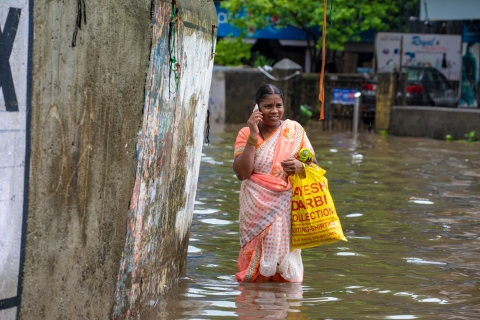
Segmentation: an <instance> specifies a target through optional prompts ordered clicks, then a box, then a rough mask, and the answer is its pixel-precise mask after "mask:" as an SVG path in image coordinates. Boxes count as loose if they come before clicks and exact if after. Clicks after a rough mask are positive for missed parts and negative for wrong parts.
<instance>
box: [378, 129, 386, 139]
mask: <svg viewBox="0 0 480 320" xmlns="http://www.w3.org/2000/svg"><path fill="white" fill-rule="evenodd" d="M378 134H379V135H381V136H382V137H388V131H387V130H380V131H379V132H378Z"/></svg>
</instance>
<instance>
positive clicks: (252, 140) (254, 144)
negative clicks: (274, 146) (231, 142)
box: [247, 135, 258, 147]
mask: <svg viewBox="0 0 480 320" xmlns="http://www.w3.org/2000/svg"><path fill="white" fill-rule="evenodd" d="M247 143H248V144H250V145H252V146H254V147H256V146H257V143H258V139H256V138H254V137H252V136H250V135H249V136H248V139H247Z"/></svg>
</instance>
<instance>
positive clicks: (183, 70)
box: [113, 1, 216, 318]
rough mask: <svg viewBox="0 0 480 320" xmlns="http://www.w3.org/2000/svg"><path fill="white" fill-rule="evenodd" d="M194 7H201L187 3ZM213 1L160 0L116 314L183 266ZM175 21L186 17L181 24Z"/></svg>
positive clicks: (127, 311) (135, 306) (129, 312)
mask: <svg viewBox="0 0 480 320" xmlns="http://www.w3.org/2000/svg"><path fill="white" fill-rule="evenodd" d="M189 4H190V5H193V6H197V7H195V8H186V6H188V5H189ZM210 5H211V6H210V9H209V11H208V10H207V9H205V6H200V5H198V4H197V3H196V2H187V1H182V2H179V6H180V8H177V7H176V5H175V2H173V4H169V3H167V2H165V1H155V11H154V16H153V28H152V38H153V40H152V50H151V56H150V64H149V68H148V74H147V79H146V88H145V105H144V112H143V119H142V129H141V131H140V132H139V134H138V141H137V159H138V160H137V171H136V179H135V186H134V189H133V194H132V198H131V201H130V208H129V213H128V218H127V232H126V240H125V247H124V250H123V254H122V259H121V261H120V269H119V273H118V280H117V288H116V292H115V302H114V309H113V318H130V317H132V316H134V315H135V314H137V313H138V312H139V310H141V308H142V306H143V305H152V303H154V301H155V300H156V299H158V297H159V296H160V295H161V294H162V293H163V292H164V290H165V289H166V288H167V287H168V286H169V285H170V284H171V283H172V282H173V281H175V279H176V278H177V277H178V276H179V275H180V273H181V271H182V269H183V268H184V264H185V260H186V259H185V258H186V253H187V247H188V233H189V230H190V225H191V221H192V214H193V204H194V199H195V192H196V186H197V179H198V171H199V166H200V156H201V150H202V145H203V143H202V142H203V132H204V124H205V120H206V114H207V106H208V92H209V88H210V83H211V75H212V68H213V56H212V41H213V40H212V39H214V37H213V36H212V31H211V30H214V28H212V25H213V24H215V23H216V15H215V9H214V6H213V2H210ZM201 10H204V12H202V11H201ZM172 12H173V14H172ZM189 12H196V13H197V14H198V15H199V16H200V17H201V19H199V20H200V21H198V22H197V21H195V23H192V22H191V21H190V20H187V19H192V17H191V16H189V15H188V13H189ZM172 17H174V18H172ZM171 19H172V20H171ZM183 19H185V20H187V21H184V20H183ZM192 20H193V19H192ZM176 21H181V22H182V23H178V28H177V24H176V23H175V22H176ZM196 23H198V24H199V25H197V24H196ZM202 25H203V26H202ZM169 27H170V28H171V29H170V30H169Z"/></svg>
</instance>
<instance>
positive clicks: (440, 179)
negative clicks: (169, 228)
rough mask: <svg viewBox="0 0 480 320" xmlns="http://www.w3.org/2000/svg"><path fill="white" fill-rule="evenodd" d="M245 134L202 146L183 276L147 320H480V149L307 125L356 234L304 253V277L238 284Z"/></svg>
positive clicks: (223, 135)
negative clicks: (239, 161) (240, 139)
mask: <svg viewBox="0 0 480 320" xmlns="http://www.w3.org/2000/svg"><path fill="white" fill-rule="evenodd" d="M239 129H240V127H239V126H230V127H227V128H226V129H225V130H224V131H222V132H212V133H211V134H210V141H211V145H210V146H205V147H204V148H203V155H202V162H201V167H200V176H199V183H198V190H197V196H196V202H195V211H194V216H193V223H192V229H191V236H190V246H189V254H188V266H187V274H186V277H185V278H183V279H181V281H180V282H179V283H178V285H177V286H176V287H175V288H171V290H170V292H169V293H168V294H167V295H166V296H165V299H164V300H162V301H160V302H159V303H158V305H157V307H156V308H155V310H154V311H152V312H151V314H150V317H151V318H152V319H154V318H161V319H215V318H218V319H220V318H222V319H229V318H232V319H233V318H240V319H254V318H278V319H284V318H287V319H361V318H368V319H480V144H478V143H477V144H468V143H462V142H450V143H447V142H444V141H436V140H430V139H418V138H400V137H392V136H389V137H382V136H379V135H374V134H366V133H364V134H360V136H359V143H358V145H357V148H356V150H354V149H353V148H352V139H351V134H348V133H326V132H324V131H321V130H320V129H319V128H314V127H307V134H308V136H309V138H310V141H311V142H312V145H313V147H314V149H315V152H316V154H317V159H318V162H319V165H320V166H321V167H322V168H324V169H325V170H326V171H327V173H326V177H327V178H328V180H329V185H330V190H331V193H332V196H333V199H334V201H335V205H336V208H337V212H338V215H339V217H340V219H341V222H342V225H343V229H344V232H345V235H346V236H347V238H348V240H349V241H348V242H343V241H340V242H336V243H334V244H328V245H322V246H320V247H316V248H311V249H306V250H303V251H302V256H303V262H304V267H305V278H304V282H303V283H302V284H288V283H266V284H239V283H237V282H236V281H235V277H234V274H235V273H236V272H237V269H236V259H237V255H238V251H239V249H240V244H239V235H238V218H239V217H238V194H239V190H240V181H238V180H237V179H236V177H235V175H234V173H233V170H232V162H233V143H234V140H235V138H236V135H237V132H238V130H239ZM355 152H358V154H356V153H355Z"/></svg>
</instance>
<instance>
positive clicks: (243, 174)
mask: <svg viewBox="0 0 480 320" xmlns="http://www.w3.org/2000/svg"><path fill="white" fill-rule="evenodd" d="M252 136H253V135H252ZM254 159H255V146H254V145H252V144H250V143H247V144H246V145H245V149H244V150H243V152H242V153H241V154H239V155H238V156H236V157H235V159H234V160H233V171H234V172H235V175H236V176H237V178H238V179H239V180H245V179H248V178H250V176H251V175H252V172H253V161H254Z"/></svg>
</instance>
